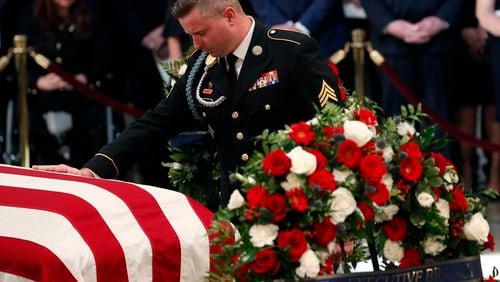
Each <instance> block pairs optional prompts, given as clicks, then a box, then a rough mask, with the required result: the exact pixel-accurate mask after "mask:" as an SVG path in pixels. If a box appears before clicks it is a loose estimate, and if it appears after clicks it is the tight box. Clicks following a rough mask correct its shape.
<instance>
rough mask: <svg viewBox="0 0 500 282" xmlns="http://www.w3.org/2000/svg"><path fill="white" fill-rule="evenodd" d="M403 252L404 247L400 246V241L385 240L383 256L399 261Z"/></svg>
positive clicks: (392, 260)
mask: <svg viewBox="0 0 500 282" xmlns="http://www.w3.org/2000/svg"><path fill="white" fill-rule="evenodd" d="M404 254H405V249H404V248H403V247H402V246H401V241H391V240H386V241H385V244H384V257H385V258H386V259H387V260H389V261H391V262H396V261H400V260H401V259H402V258H403V256H404Z"/></svg>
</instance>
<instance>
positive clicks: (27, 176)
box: [0, 165, 213, 282]
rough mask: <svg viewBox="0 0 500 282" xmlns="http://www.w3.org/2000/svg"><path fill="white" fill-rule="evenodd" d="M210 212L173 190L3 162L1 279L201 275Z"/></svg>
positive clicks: (156, 278) (159, 278)
mask: <svg viewBox="0 0 500 282" xmlns="http://www.w3.org/2000/svg"><path fill="white" fill-rule="evenodd" d="M212 218H213V214H212V213H211V212H210V211H209V210H208V209H206V208H205V207H203V206H202V205H201V204H199V203H197V202H195V201H194V200H192V199H190V198H188V197H186V196H184V195H183V194H180V193H178V192H175V191H170V190H167V189H161V188H157V187H152V186H147V185H138V184H132V183H128V182H123V181H116V180H105V179H94V178H86V177H79V176H74V175H67V174H60V173H49V172H42V171H35V170H32V169H26V168H19V167H14V166H5V165H0V281H30V280H33V281H103V282H108V281H141V282H142V281H203V279H204V277H205V276H206V274H207V271H208V270H209V269H210V242H209V241H210V240H209V237H208V235H207V230H208V228H209V226H210V221H211V220H212Z"/></svg>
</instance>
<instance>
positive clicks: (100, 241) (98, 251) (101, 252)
mask: <svg viewBox="0 0 500 282" xmlns="http://www.w3.org/2000/svg"><path fill="white" fill-rule="evenodd" d="M0 195H1V197H0V205H2V206H12V207H19V208H28V209H38V210H45V211H49V212H54V213H57V214H60V215H62V216H64V217H65V218H66V219H68V221H69V222H71V224H72V225H73V227H74V228H75V229H76V231H78V233H79V234H80V235H81V236H82V238H83V240H84V241H85V242H86V243H87V245H88V246H89V247H90V249H91V250H92V253H93V254H94V258H95V261H96V273H97V281H127V280H128V276H127V264H126V262H125V254H124V253H123V249H122V247H121V245H120V243H119V242H118V240H117V239H116V237H115V236H114V235H113V233H112V232H111V230H110V229H109V227H108V226H107V224H106V222H105V221H104V219H103V218H102V217H101V215H100V214H99V212H98V211H97V210H96V209H95V207H93V206H92V205H90V204H89V203H87V202H86V201H84V200H82V199H81V198H78V197H77V196H74V195H71V194H65V193H60V192H51V191H42V190H35V189H26V188H16V187H7V186H3V185H0ZM49 228H50V227H49ZM111 270H112V271H111ZM56 277H57V276H55V277H52V279H55V278H56Z"/></svg>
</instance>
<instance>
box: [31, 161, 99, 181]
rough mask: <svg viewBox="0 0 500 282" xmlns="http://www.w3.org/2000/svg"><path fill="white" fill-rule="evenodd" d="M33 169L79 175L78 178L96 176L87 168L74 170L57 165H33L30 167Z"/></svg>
mask: <svg viewBox="0 0 500 282" xmlns="http://www.w3.org/2000/svg"><path fill="white" fill-rule="evenodd" d="M32 168H33V169H36V170H44V171H52V172H60V173H68V174H75V175H80V176H86V177H93V178H95V177H96V175H95V174H94V173H92V171H91V170H90V169H88V168H82V169H78V168H74V167H71V166H68V165H65V164H59V165H34V166H32Z"/></svg>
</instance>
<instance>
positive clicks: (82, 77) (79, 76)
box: [75, 73, 88, 84]
mask: <svg viewBox="0 0 500 282" xmlns="http://www.w3.org/2000/svg"><path fill="white" fill-rule="evenodd" d="M75 79H76V80H78V81H80V82H81V83H83V84H87V82H88V81H87V76H85V75H84V74H83V73H79V74H77V75H75Z"/></svg>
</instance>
